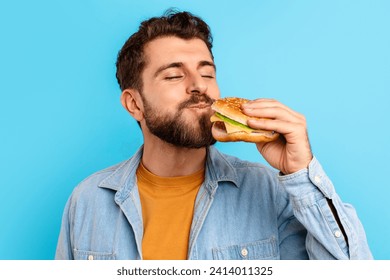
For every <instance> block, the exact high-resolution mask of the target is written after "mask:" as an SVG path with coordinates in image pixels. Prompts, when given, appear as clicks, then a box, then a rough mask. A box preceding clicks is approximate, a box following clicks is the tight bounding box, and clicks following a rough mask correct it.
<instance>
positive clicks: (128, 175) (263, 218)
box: [56, 147, 372, 260]
mask: <svg viewBox="0 0 390 280" xmlns="http://www.w3.org/2000/svg"><path fill="white" fill-rule="evenodd" d="M141 157H142V147H141V148H140V149H139V150H138V152H137V153H136V154H135V155H134V156H133V157H132V158H130V159H129V160H127V161H125V162H122V163H120V164H118V165H115V166H113V167H110V168H108V169H105V170H102V171H100V172H97V173H95V174H93V175H91V176H90V177H88V178H87V179H85V180H84V181H83V182H81V183H80V185H79V186H77V187H76V188H75V190H74V191H73V193H72V195H71V197H70V198H69V200H68V202H67V204H66V207H65V211H64V215H63V221H62V226H61V232H60V236H59V240H58V245H57V252H56V259H90V260H91V259H96V260H101V259H142V236H143V224H142V210H141V202H140V198H139V194H138V188H137V178H136V175H135V173H136V170H137V167H138V164H139V162H140V160H141ZM327 199H331V201H332V203H333V205H334V206H335V208H336V210H337V213H338V216H339V218H340V221H341V223H342V225H343V228H344V230H345V232H346V235H347V241H346V240H345V239H344V236H343V234H342V230H341V229H340V228H339V226H338V223H337V221H336V219H335V218H334V216H333V214H332V211H331V209H330V207H329V206H328V202H327ZM308 258H309V259H371V258H372V255H371V252H370V249H369V247H368V244H367V240H366V236H365V233H364V229H363V227H362V225H361V223H360V221H359V218H358V217H357V215H356V213H355V210H354V209H353V207H352V206H351V205H348V204H344V203H343V202H342V201H341V200H340V198H339V196H338V195H337V194H336V192H335V189H334V187H333V185H332V183H331V181H330V180H329V179H328V177H327V176H326V174H325V173H324V171H323V169H322V167H321V165H320V164H319V162H318V161H317V160H316V158H313V160H312V161H311V163H310V165H309V167H308V168H307V169H303V170H301V171H298V172H296V173H294V174H290V175H287V176H280V175H278V174H277V173H276V172H274V171H273V170H271V169H270V168H268V167H266V166H263V165H261V164H258V163H252V162H247V161H242V160H240V159H238V158H235V157H232V156H228V155H224V154H221V153H220V152H219V151H218V150H217V149H216V148H214V147H210V148H209V150H208V155H207V162H206V171H205V181H204V182H203V184H202V186H201V187H200V189H199V192H198V194H197V198H196V201H195V206H194V216H193V220H192V226H191V232H190V239H189V247H188V259H195V260H196V259H219V260H223V259H239V260H246V259H248V260H249V259H308Z"/></svg>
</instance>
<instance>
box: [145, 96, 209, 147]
mask: <svg viewBox="0 0 390 280" xmlns="http://www.w3.org/2000/svg"><path fill="white" fill-rule="evenodd" d="M141 96H142V99H143V103H144V108H145V112H144V117H145V122H146V126H147V127H148V128H149V130H150V132H151V133H152V134H154V135H155V136H157V137H158V138H160V139H161V140H163V141H165V142H167V143H170V144H172V145H174V146H176V147H182V148H190V149H199V148H203V147H208V146H210V145H213V144H215V142H216V140H215V139H214V138H213V136H212V134H211V127H212V123H211V121H210V117H211V115H212V114H213V112H212V111H211V110H209V111H208V112H205V113H203V114H202V115H201V116H200V117H199V118H198V119H196V120H186V118H185V116H184V115H183V113H184V110H186V108H187V107H189V106H193V105H196V104H198V103H199V102H204V103H206V104H209V105H211V104H212V103H213V101H214V100H213V99H211V98H210V97H209V96H207V95H205V94H192V95H191V97H190V99H188V100H186V101H184V102H182V103H180V104H179V106H178V109H177V111H176V113H174V114H168V113H161V112H160V110H158V109H157V108H153V107H152V106H151V105H150V103H149V102H148V101H147V100H146V98H144V97H143V94H141Z"/></svg>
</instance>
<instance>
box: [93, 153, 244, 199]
mask: <svg viewBox="0 0 390 280" xmlns="http://www.w3.org/2000/svg"><path fill="white" fill-rule="evenodd" d="M142 154H143V146H141V147H140V148H139V149H138V150H137V151H136V153H135V154H134V156H133V157H131V158H130V159H129V160H127V161H125V162H123V163H121V164H119V165H118V166H117V167H116V168H115V169H114V170H113V171H112V173H111V174H110V175H109V176H107V177H106V178H104V179H103V180H102V181H101V182H100V183H99V185H98V186H99V187H101V188H108V189H112V190H115V191H117V194H116V196H117V199H120V200H124V199H125V198H127V197H128V194H129V193H130V191H131V190H132V189H133V187H134V186H135V183H136V176H135V174H136V171H137V168H138V165H139V163H140V161H141V158H142ZM222 181H230V182H232V183H233V184H234V185H235V186H236V187H238V184H237V181H238V180H237V172H236V170H235V168H234V167H233V165H232V163H231V162H230V161H229V160H228V159H227V157H226V156H225V155H224V154H222V153H220V152H219V151H218V150H217V149H216V148H215V147H213V146H211V147H209V148H208V150H207V161H206V174H205V186H206V188H207V189H208V190H209V191H210V192H211V193H214V191H215V189H216V188H217V186H218V182H222Z"/></svg>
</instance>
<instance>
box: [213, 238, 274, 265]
mask: <svg viewBox="0 0 390 280" xmlns="http://www.w3.org/2000/svg"><path fill="white" fill-rule="evenodd" d="M212 253H213V258H214V259H215V260H267V259H268V260H270V259H277V257H278V249H277V246H276V238H275V237H271V238H269V239H263V240H259V241H254V242H250V243H242V244H237V245H231V246H226V247H219V248H213V249H212Z"/></svg>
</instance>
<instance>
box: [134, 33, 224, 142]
mask: <svg viewBox="0 0 390 280" xmlns="http://www.w3.org/2000/svg"><path fill="white" fill-rule="evenodd" d="M145 57H146V66H145V69H144V71H143V73H142V82H143V90H142V93H141V96H142V99H143V103H144V117H145V124H146V126H147V128H148V129H149V130H150V132H151V133H152V134H154V135H155V136H157V137H159V138H160V139H162V140H164V141H166V142H168V143H171V144H173V145H175V146H178V147H186V148H201V147H205V146H208V145H211V144H213V143H215V140H214V139H213V137H212V135H211V125H212V124H211V122H210V117H211V115H212V114H213V112H212V110H211V107H210V105H211V103H212V102H213V100H214V99H217V98H219V96H220V93H219V89H218V85H217V82H216V76H215V75H216V73H215V66H214V62H213V59H212V57H211V54H210V52H209V50H208V48H207V46H206V44H205V43H204V42H203V41H202V40H200V39H191V40H183V39H180V38H177V37H162V38H158V39H155V40H153V41H151V42H150V43H148V44H147V45H146V46H145Z"/></svg>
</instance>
